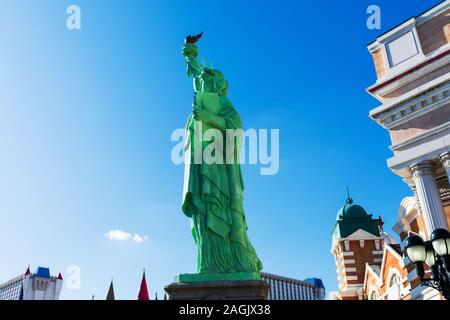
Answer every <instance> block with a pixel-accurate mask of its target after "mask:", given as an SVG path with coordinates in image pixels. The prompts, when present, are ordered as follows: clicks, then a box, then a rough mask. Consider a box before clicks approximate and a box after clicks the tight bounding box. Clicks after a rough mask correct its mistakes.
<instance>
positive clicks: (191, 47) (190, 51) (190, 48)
mask: <svg viewBox="0 0 450 320" xmlns="http://www.w3.org/2000/svg"><path fill="white" fill-rule="evenodd" d="M202 35H203V32H201V33H199V34H197V35H193V36H187V37H186V38H185V39H184V46H183V56H184V58H185V59H186V64H187V75H188V76H189V77H190V76H193V77H194V91H197V89H198V88H200V87H199V79H198V77H199V76H200V73H201V71H202V67H201V65H200V63H199V62H198V60H197V56H198V47H197V41H198V40H200V38H201V37H202Z"/></svg>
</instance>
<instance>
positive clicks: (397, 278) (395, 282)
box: [388, 273, 402, 288]
mask: <svg viewBox="0 0 450 320" xmlns="http://www.w3.org/2000/svg"><path fill="white" fill-rule="evenodd" d="M401 283H402V279H401V278H400V276H399V275H398V274H396V273H394V274H393V275H392V277H391V280H390V281H389V285H388V287H389V288H392V287H394V286H398V285H399V284H401Z"/></svg>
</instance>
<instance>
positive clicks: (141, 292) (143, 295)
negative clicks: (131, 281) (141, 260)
mask: <svg viewBox="0 0 450 320" xmlns="http://www.w3.org/2000/svg"><path fill="white" fill-rule="evenodd" d="M137 299H138V300H150V299H149V297H148V290H147V281H146V280H145V270H144V273H143V274H142V281H141V288H140V289H139V294H138V298H137Z"/></svg>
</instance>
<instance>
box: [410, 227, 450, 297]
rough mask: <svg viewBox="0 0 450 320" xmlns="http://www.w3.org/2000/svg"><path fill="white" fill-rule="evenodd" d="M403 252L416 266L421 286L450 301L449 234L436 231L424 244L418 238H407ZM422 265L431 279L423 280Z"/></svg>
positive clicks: (440, 230) (443, 230)
mask: <svg viewBox="0 0 450 320" xmlns="http://www.w3.org/2000/svg"><path fill="white" fill-rule="evenodd" d="M405 251H406V255H407V256H408V258H409V260H411V261H412V262H413V263H414V264H415V265H416V268H417V274H418V275H419V278H420V281H421V282H422V286H427V287H431V288H434V289H436V290H438V291H439V292H441V293H442V295H443V296H444V297H445V299H447V300H450V280H449V275H448V273H449V272H450V232H448V231H447V230H445V229H436V230H434V231H433V232H432V233H431V237H430V241H426V242H424V241H423V239H422V238H421V237H419V236H416V235H413V236H409V237H408V238H406V240H405ZM424 263H426V264H427V265H428V266H429V267H430V269H431V274H432V276H431V278H427V279H425V271H424V268H423V264H424Z"/></svg>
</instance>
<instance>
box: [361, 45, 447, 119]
mask: <svg viewBox="0 0 450 320" xmlns="http://www.w3.org/2000/svg"><path fill="white" fill-rule="evenodd" d="M449 52H450V44H446V45H444V46H442V47H440V48H439V49H436V50H435V51H433V52H432V53H430V54H428V55H427V56H425V57H424V58H423V59H421V60H419V61H416V63H414V64H404V65H403V66H404V67H402V68H403V69H401V70H399V71H398V72H395V73H391V74H389V75H388V76H386V77H383V78H380V79H378V80H377V82H376V83H375V84H373V85H371V86H370V87H368V88H367V89H366V92H367V93H368V94H370V95H372V96H373V97H374V98H376V99H377V100H379V101H381V102H383V97H384V96H385V95H386V94H388V93H391V92H393V91H395V90H397V89H398V88H401V87H403V86H405V85H407V84H409V83H411V82H413V81H415V80H417V79H419V78H423V77H426V76H427V75H428V74H430V73H432V72H434V71H435V70H437V69H440V68H442V67H444V66H445V65H447V64H448V63H449ZM444 53H446V54H445V56H443V57H440V58H439V59H437V60H436V61H433V62H431V63H428V62H427V61H430V60H432V59H434V58H436V57H438V56H439V55H441V54H444ZM425 63H428V64H427V65H425V66H423V67H421V68H420V69H418V70H416V71H414V72H412V73H409V74H405V75H404V76H401V75H402V74H403V73H406V72H408V71H409V70H411V69H414V68H417V67H418V66H420V65H422V64H425ZM398 76H401V77H399V78H398V79H397V80H395V81H392V82H390V83H388V82H389V81H391V79H394V78H396V77H398ZM385 83H387V84H385ZM384 84H385V85H384ZM377 87H379V88H378V89H375V88H377ZM407 94H408V93H407ZM407 94H405V96H407ZM396 99H398V100H404V99H405V98H404V97H403V96H401V97H399V98H394V99H392V101H396ZM391 103H392V102H391ZM382 107H383V106H381V107H379V108H382ZM379 108H377V109H379ZM377 109H374V110H373V111H372V113H373V112H375V113H376V112H377Z"/></svg>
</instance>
